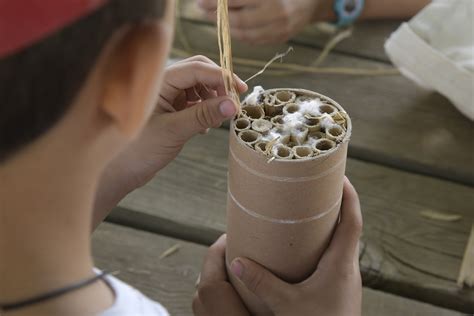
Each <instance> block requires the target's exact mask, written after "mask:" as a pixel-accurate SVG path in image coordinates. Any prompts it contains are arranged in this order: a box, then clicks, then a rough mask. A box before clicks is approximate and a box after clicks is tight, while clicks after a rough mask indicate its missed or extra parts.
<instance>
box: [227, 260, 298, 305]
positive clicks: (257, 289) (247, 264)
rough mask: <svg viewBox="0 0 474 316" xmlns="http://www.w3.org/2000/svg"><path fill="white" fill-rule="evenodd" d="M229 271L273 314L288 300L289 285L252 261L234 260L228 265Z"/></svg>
mask: <svg viewBox="0 0 474 316" xmlns="http://www.w3.org/2000/svg"><path fill="white" fill-rule="evenodd" d="M230 271H231V272H232V274H234V275H235V276H236V277H237V278H238V279H239V280H240V281H241V282H242V283H243V284H244V285H245V287H246V288H247V289H248V290H249V291H250V292H252V293H253V294H255V295H256V296H257V297H258V298H260V299H261V300H262V301H263V302H264V303H265V304H267V306H268V307H270V308H271V309H272V311H273V312H275V309H278V306H280V305H281V304H282V303H284V302H287V301H288V299H289V294H291V289H290V284H288V283H286V282H285V281H283V280H281V279H279V278H278V277H276V276H275V275H274V274H273V273H271V272H270V271H268V270H267V269H265V268H264V267H263V266H261V265H259V264H258V263H256V262H254V261H252V260H249V259H246V258H237V259H234V260H233V261H232V263H231V265H230Z"/></svg>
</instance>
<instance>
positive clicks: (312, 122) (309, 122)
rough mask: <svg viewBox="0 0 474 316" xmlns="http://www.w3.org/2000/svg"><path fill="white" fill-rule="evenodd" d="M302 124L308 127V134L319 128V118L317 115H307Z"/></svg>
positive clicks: (317, 130)
mask: <svg viewBox="0 0 474 316" xmlns="http://www.w3.org/2000/svg"><path fill="white" fill-rule="evenodd" d="M304 126H305V127H306V128H307V129H308V132H309V134H312V133H316V132H319V131H320V130H321V120H320V119H319V118H318V117H307V118H306V122H305V123H304Z"/></svg>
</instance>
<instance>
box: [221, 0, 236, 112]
mask: <svg viewBox="0 0 474 316" xmlns="http://www.w3.org/2000/svg"><path fill="white" fill-rule="evenodd" d="M217 38H218V44H219V59H220V63H221V68H222V78H223V79H224V86H225V91H226V93H227V95H229V96H230V97H231V98H232V100H233V101H234V102H235V104H236V105H237V106H238V108H239V113H240V112H241V105H240V100H239V94H238V93H237V91H236V89H235V87H236V85H235V81H234V69H233V66H232V45H231V40H230V26H229V9H228V0H218V2H217Z"/></svg>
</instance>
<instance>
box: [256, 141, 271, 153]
mask: <svg viewBox="0 0 474 316" xmlns="http://www.w3.org/2000/svg"><path fill="white" fill-rule="evenodd" d="M267 146H268V142H267V141H264V140H263V141H259V142H258V143H256V144H255V150H256V151H257V152H259V153H262V154H265V155H266V154H267Z"/></svg>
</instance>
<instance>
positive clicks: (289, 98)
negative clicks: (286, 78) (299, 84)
mask: <svg viewBox="0 0 474 316" xmlns="http://www.w3.org/2000/svg"><path fill="white" fill-rule="evenodd" d="M275 99H276V102H277V103H280V104H287V103H293V102H295V100H296V94H295V93H294V92H292V91H287V90H281V91H276V92H275Z"/></svg>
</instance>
